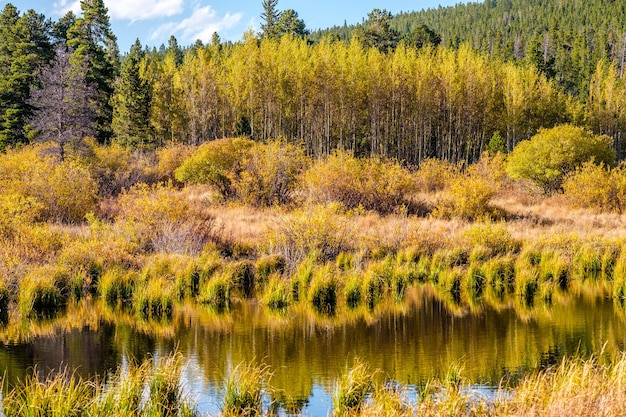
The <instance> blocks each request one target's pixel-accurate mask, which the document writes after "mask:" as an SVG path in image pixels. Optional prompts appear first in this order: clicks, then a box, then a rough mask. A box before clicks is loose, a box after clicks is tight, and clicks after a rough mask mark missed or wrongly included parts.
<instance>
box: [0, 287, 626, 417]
mask: <svg viewBox="0 0 626 417" xmlns="http://www.w3.org/2000/svg"><path fill="white" fill-rule="evenodd" d="M479 301H480V300H479ZM479 301H476V300H474V301H473V302H472V303H458V302H457V301H454V302H455V304H451V303H450V300H447V299H446V297H445V296H441V294H439V295H437V294H435V293H433V290H432V289H429V288H427V287H424V288H421V289H416V290H414V291H413V292H411V293H410V294H409V295H408V296H407V300H406V301H405V303H403V304H398V303H394V302H390V303H389V304H382V305H380V306H378V307H377V308H376V309H375V310H374V311H369V310H367V309H365V308H363V309H357V310H354V311H340V312H338V314H337V315H336V316H335V317H332V318H331V317H324V316H320V315H318V314H315V313H314V312H312V311H311V310H309V309H306V308H304V307H303V306H295V307H292V308H290V309H289V310H288V311H287V312H285V313H283V314H276V313H270V312H268V311H267V310H266V309H264V308H262V307H260V306H259V305H258V304H257V303H254V302H243V303H240V304H237V305H235V306H234V307H233V309H232V310H231V311H230V312H229V313H225V314H217V313H215V312H214V311H212V310H210V309H208V308H202V307H197V306H191V305H184V306H180V307H179V308H177V309H176V310H175V314H174V315H173V317H172V318H171V319H169V320H163V321H146V320H142V319H139V318H138V317H137V316H136V315H134V314H132V313H131V312H125V311H121V310H111V309H109V308H106V307H105V306H103V305H102V304H100V303H98V302H83V303H81V304H77V305H74V306H70V307H68V310H67V311H66V312H65V313H64V314H63V315H62V316H60V317H58V318H57V319H55V320H46V321H32V322H17V323H16V322H10V323H9V324H8V325H7V326H6V327H4V328H3V329H2V330H1V331H0V339H1V340H2V341H3V342H4V344H3V346H2V348H0V366H2V368H3V369H5V372H6V381H7V382H8V383H9V384H11V383H13V382H14V381H16V380H17V379H23V378H24V377H25V376H26V375H30V374H31V373H32V368H33V367H34V366H36V367H37V369H38V371H39V372H41V373H42V374H43V373H45V372H46V371H47V370H50V369H58V368H59V367H62V366H67V367H69V368H70V369H76V370H77V372H78V373H80V374H81V375H84V376H91V375H94V374H98V375H104V374H105V373H106V372H107V370H109V369H114V368H116V367H117V366H118V364H120V363H122V362H123V361H128V360H143V359H145V358H146V357H147V356H149V355H153V356H157V357H158V356H161V355H166V354H168V353H170V352H171V351H173V350H174V349H176V348H178V350H179V351H180V352H181V353H182V354H183V355H184V356H185V359H186V366H185V371H184V376H185V381H186V385H187V387H188V388H189V389H190V390H191V391H193V393H194V394H195V395H198V397H197V400H198V403H199V406H200V408H201V410H203V411H210V412H212V413H216V412H217V411H219V402H220V398H221V394H222V381H223V379H224V376H225V375H227V374H228V372H229V370H231V369H232V368H233V367H234V366H236V365H237V364H238V363H240V362H242V361H245V362H249V361H253V360H256V361H259V362H261V361H263V362H264V363H266V364H267V365H269V366H270V368H271V370H272V371H273V377H272V379H271V381H270V384H271V385H272V387H273V388H274V391H273V394H272V395H273V397H274V398H273V400H275V401H276V402H277V404H279V405H280V406H281V408H282V409H291V410H299V409H302V408H304V409H305V410H308V412H309V413H310V414H312V415H319V414H322V415H326V414H327V411H328V408H329V407H330V398H329V395H330V392H331V391H332V386H333V382H334V380H335V378H336V376H337V375H338V374H339V373H340V372H342V370H343V369H344V368H345V366H346V365H347V364H350V363H352V359H353V358H354V357H360V358H361V359H362V360H364V361H365V362H366V363H367V364H368V365H369V366H370V367H372V368H378V369H380V370H381V373H380V374H379V376H380V377H381V378H384V379H391V380H394V381H397V382H399V383H401V384H408V385H413V386H415V385H419V384H421V383H423V382H424V381H426V380H428V379H431V378H433V377H443V376H444V374H445V373H446V371H447V370H448V369H450V367H452V366H461V367H462V369H463V376H464V377H465V378H468V379H469V380H470V381H472V382H473V383H475V384H482V385H484V386H497V385H498V384H499V383H500V381H501V380H502V378H515V377H516V376H517V375H520V373H522V372H524V371H525V370H528V369H534V368H537V367H542V366H547V365H550V364H554V363H555V362H558V361H559V360H560V359H561V358H562V357H563V356H564V355H565V356H567V355H574V354H582V355H589V354H592V353H593V354H596V355H600V354H605V355H611V354H613V353H616V352H618V351H621V350H623V349H624V346H625V342H626V331H625V330H624V311H625V309H624V307H623V306H622V305H621V304H619V302H618V303H614V302H613V301H612V300H611V299H607V298H605V297H603V296H602V295H597V294H596V295H595V296H592V295H589V294H587V295H586V296H566V295H563V294H560V295H558V296H555V297H554V300H553V302H552V303H551V305H549V306H548V305H545V304H544V305H542V304H536V305H533V306H531V307H529V306H526V305H524V304H523V303H522V304H520V303H519V301H518V300H517V299H515V298H511V299H508V300H504V299H501V300H499V302H498V303H497V304H493V303H489V304H487V303H480V302H479ZM5 389H6V387H5ZM268 401H269V399H268Z"/></svg>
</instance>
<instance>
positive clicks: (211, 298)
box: [198, 273, 231, 311]
mask: <svg viewBox="0 0 626 417" xmlns="http://www.w3.org/2000/svg"><path fill="white" fill-rule="evenodd" d="M230 293H231V282H230V279H229V277H228V275H225V274H224V273H219V274H217V275H215V276H214V277H212V278H211V279H210V280H208V281H207V282H205V283H204V284H203V285H202V286H201V288H200V293H199V294H198V302H200V303H202V304H207V305H209V306H211V307H213V308H215V309H216V310H217V311H224V310H227V309H228V308H229V307H230V297H231V294H230Z"/></svg>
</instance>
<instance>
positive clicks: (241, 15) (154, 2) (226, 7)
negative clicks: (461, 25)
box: [0, 0, 458, 52]
mask: <svg viewBox="0 0 626 417" xmlns="http://www.w3.org/2000/svg"><path fill="white" fill-rule="evenodd" d="M104 1H105V5H106V6H107V7H108V9H109V16H110V17H111V26H112V27H113V31H114V33H115V35H116V36H117V38H118V43H119V47H120V51H121V52H127V51H128V50H129V49H130V45H131V44H132V43H133V42H134V41H135V39H136V38H139V40H140V41H141V43H142V44H143V45H149V46H157V47H158V46H159V45H161V44H162V43H167V40H168V39H169V37H170V35H174V36H176V38H177V39H178V42H179V44H180V45H189V44H191V43H193V42H194V41H195V40H196V39H200V40H202V41H203V42H208V41H209V40H210V39H211V35H212V34H213V32H217V33H218V34H219V35H220V37H221V38H222V39H225V40H232V41H237V40H240V39H241V38H242V35H243V33H244V32H245V31H246V30H248V29H250V28H252V29H254V30H255V31H258V28H259V24H260V22H261V18H260V14H261V11H262V6H261V4H262V0H228V1H226V0H104ZM7 3H12V4H13V5H14V6H15V7H17V9H18V10H19V11H20V12H24V11H26V10H28V9H34V10H36V11H37V12H39V13H43V14H45V15H46V17H49V18H52V19H53V20H56V19H58V18H59V17H60V16H62V15H63V14H65V12H67V11H68V10H74V11H75V12H77V13H79V12H80V5H79V0H12V1H8V2H7V1H6V0H0V6H1V8H4V6H5V5H6V4H7ZM455 3H458V0H421V1H410V0H409V1H406V0H405V1H399V0H385V1H380V0H379V1H370V0H360V1H338V0H313V1H311V0H309V1H302V0H300V1H297V0H279V2H278V7H277V8H278V9H279V10H285V9H294V10H295V11H296V12H298V15H299V17H300V18H301V19H303V20H304V22H305V23H306V26H307V28H308V29H312V30H313V29H318V28H326V27H330V26H333V25H342V24H343V23H344V21H346V22H348V24H353V23H358V22H360V21H361V20H362V18H363V17H366V16H367V13H369V12H370V11H372V9H374V8H380V9H387V10H389V11H391V12H393V13H397V12H400V11H411V10H422V9H427V8H433V7H438V6H439V5H442V6H451V5H454V4H455Z"/></svg>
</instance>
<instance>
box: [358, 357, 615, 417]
mask: <svg viewBox="0 0 626 417" xmlns="http://www.w3.org/2000/svg"><path fill="white" fill-rule="evenodd" d="M432 391H433V392H434V394H433V395H431V396H426V399H424V400H422V401H421V402H420V403H419V405H418V406H416V407H407V406H406V404H402V400H401V394H400V393H398V392H396V391H381V392H378V393H375V394H374V395H373V398H374V400H373V401H371V402H368V403H367V404H366V405H365V407H364V408H363V409H362V410H361V412H360V413H358V415H362V416H381V415H386V416H392V415H396V416H404V415H406V416H409V415H418V416H555V417H556V416H594V417H598V416H607V417H608V416H624V415H626V355H622V356H621V357H619V358H617V359H616V360H615V361H613V362H612V363H610V364H604V365H603V364H600V363H599V362H598V361H597V360H595V359H588V360H582V359H567V360H564V361H563V362H562V363H561V364H560V365H559V366H555V367H553V368H549V369H547V370H545V371H538V372H535V373H533V374H531V375H528V376H527V377H525V378H524V379H523V380H522V382H521V383H520V384H519V385H518V386H517V387H515V388H513V389H504V388H501V389H500V390H499V391H498V393H496V395H495V400H486V399H484V398H480V397H477V396H476V395H474V394H473V393H472V392H468V391H467V390H464V389H463V388H462V384H459V380H458V379H452V380H449V381H448V382H445V383H441V384H438V383H434V385H433V386H432ZM355 415H356V414H355Z"/></svg>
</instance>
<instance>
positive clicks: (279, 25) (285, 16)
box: [276, 9, 309, 37]
mask: <svg viewBox="0 0 626 417" xmlns="http://www.w3.org/2000/svg"><path fill="white" fill-rule="evenodd" d="M276 32H277V34H278V37H281V36H283V35H286V34H291V35H293V36H299V37H304V36H306V35H307V34H308V33H309V31H308V30H306V25H305V24H304V20H302V19H299V18H298V12H296V11H295V10H293V9H287V10H283V11H282V12H280V14H279V15H278V20H277V21H276Z"/></svg>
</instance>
